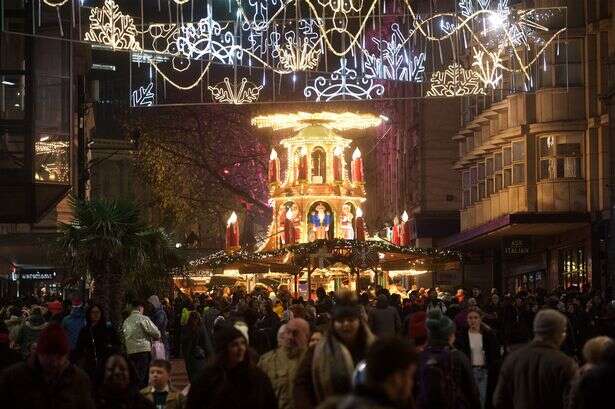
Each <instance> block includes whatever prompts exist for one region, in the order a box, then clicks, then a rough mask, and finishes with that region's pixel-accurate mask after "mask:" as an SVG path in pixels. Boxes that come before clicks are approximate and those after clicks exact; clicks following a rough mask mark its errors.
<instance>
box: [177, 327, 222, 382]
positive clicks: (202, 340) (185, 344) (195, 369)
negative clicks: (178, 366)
mask: <svg viewBox="0 0 615 409" xmlns="http://www.w3.org/2000/svg"><path fill="white" fill-rule="evenodd" d="M181 352H182V356H183V358H184V362H185V364H186V372H187V374H188V380H189V381H190V382H194V380H195V379H196V378H197V375H198V374H199V373H200V372H201V371H202V370H203V368H204V367H205V364H206V363H207V361H208V360H209V358H211V356H212V355H213V353H214V347H213V343H212V341H211V338H210V337H209V334H208V333H207V330H206V329H205V326H204V325H201V326H199V327H198V328H197V329H196V330H190V329H189V328H188V327H186V328H185V329H184V333H183V334H182V347H181Z"/></svg>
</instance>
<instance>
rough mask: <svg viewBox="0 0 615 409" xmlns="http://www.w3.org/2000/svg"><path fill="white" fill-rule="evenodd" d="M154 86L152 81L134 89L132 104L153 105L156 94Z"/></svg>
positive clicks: (140, 105) (139, 105) (136, 105)
mask: <svg viewBox="0 0 615 409" xmlns="http://www.w3.org/2000/svg"><path fill="white" fill-rule="evenodd" d="M153 88H154V84H153V83H152V82H150V83H149V84H147V85H146V86H145V87H139V88H138V89H137V90H135V91H132V101H131V102H132V106H135V107H151V106H152V105H154V99H155V98H156V96H155V95H154V93H153V92H152V90H153Z"/></svg>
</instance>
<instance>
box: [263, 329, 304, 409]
mask: <svg viewBox="0 0 615 409" xmlns="http://www.w3.org/2000/svg"><path fill="white" fill-rule="evenodd" d="M309 339H310V324H308V323H307V321H306V320H304V319H302V318H293V319H292V320H290V321H288V323H287V324H284V325H282V326H281V327H280V331H279V332H278V348H276V349H274V350H273V351H269V352H267V353H266V354H265V355H263V356H261V358H260V360H259V361H258V367H259V368H261V369H262V370H263V371H265V373H266V374H267V376H269V379H270V380H271V383H272V384H273V389H274V390H275V393H276V395H277V397H278V406H279V408H280V409H293V408H294V407H295V405H294V402H293V382H294V380H295V373H296V372H297V366H298V365H299V361H300V360H301V356H302V355H303V353H304V352H305V350H306V348H307V344H308V341H309Z"/></svg>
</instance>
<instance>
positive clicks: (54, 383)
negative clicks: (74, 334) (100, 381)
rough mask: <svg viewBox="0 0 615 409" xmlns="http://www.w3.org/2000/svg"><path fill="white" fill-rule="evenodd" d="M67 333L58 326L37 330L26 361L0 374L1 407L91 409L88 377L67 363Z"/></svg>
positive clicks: (52, 325)
mask: <svg viewBox="0 0 615 409" xmlns="http://www.w3.org/2000/svg"><path fill="white" fill-rule="evenodd" d="M68 354H69V342H68V336H67V335H66V331H64V329H63V328H62V326H61V325H59V324H57V323H53V324H50V325H49V326H47V327H45V328H44V329H42V330H41V331H40V334H39V337H38V340H37V343H36V349H35V350H34V351H33V353H32V355H31V356H30V357H29V358H28V360H27V361H26V362H20V363H17V364H15V365H13V366H10V367H8V368H6V369H5V370H4V371H3V372H2V374H1V375H0V396H1V398H0V402H2V407H3V408H27V409H46V408H62V409H94V402H93V400H92V396H91V389H90V381H89V379H88V376H87V375H86V374H85V373H84V372H83V371H82V370H81V369H79V368H78V367H76V366H75V365H73V364H71V363H70V361H69V360H68Z"/></svg>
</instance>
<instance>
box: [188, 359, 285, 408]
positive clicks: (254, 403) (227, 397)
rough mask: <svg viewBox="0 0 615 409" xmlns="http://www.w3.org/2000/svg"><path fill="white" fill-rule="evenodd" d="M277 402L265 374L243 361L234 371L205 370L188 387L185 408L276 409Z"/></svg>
mask: <svg viewBox="0 0 615 409" xmlns="http://www.w3.org/2000/svg"><path fill="white" fill-rule="evenodd" d="M277 407H278V400H277V398H276V396H275V392H274V391H273V387H272V386H271V382H270V381H269V378H268V377H267V375H266V374H265V373H264V372H263V371H262V370H261V369H259V368H258V367H256V366H252V365H250V364H248V363H247V362H244V363H242V364H240V365H238V366H237V367H235V368H233V369H226V368H223V367H221V366H220V365H218V364H211V365H208V366H206V367H205V369H204V370H203V372H202V373H201V375H200V376H199V377H198V378H197V380H196V382H194V383H193V384H192V386H190V391H189V392H188V398H187V400H186V409H245V408H250V409H277Z"/></svg>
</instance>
